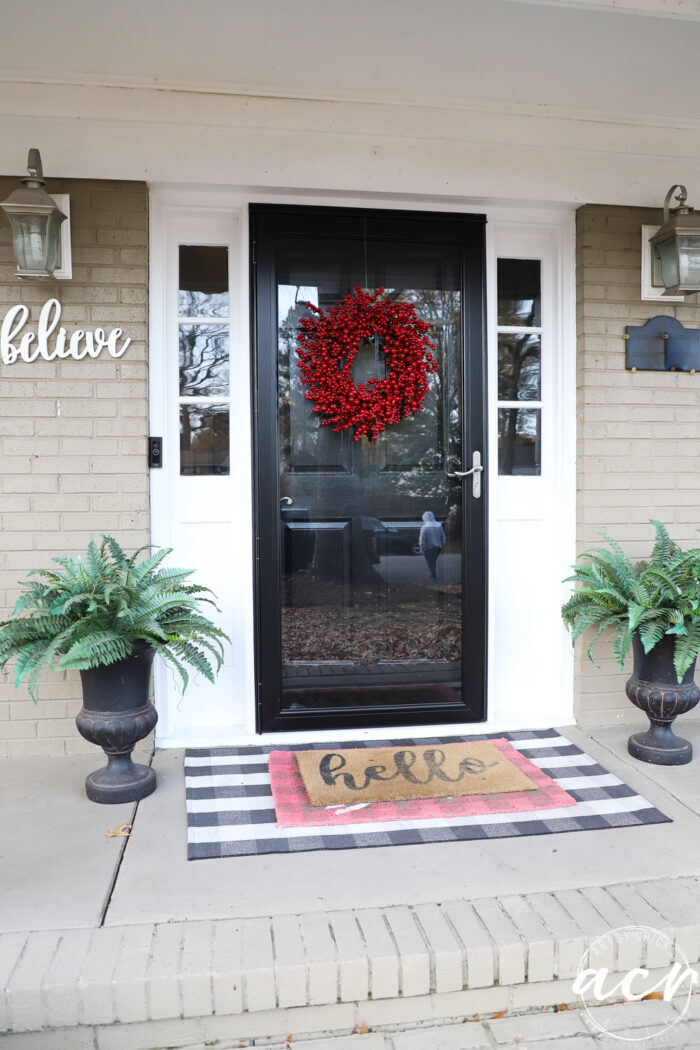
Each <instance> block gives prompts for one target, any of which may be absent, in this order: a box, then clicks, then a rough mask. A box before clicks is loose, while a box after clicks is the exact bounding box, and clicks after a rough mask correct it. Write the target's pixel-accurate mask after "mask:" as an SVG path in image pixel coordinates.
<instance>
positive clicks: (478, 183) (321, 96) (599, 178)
mask: <svg viewBox="0 0 700 1050" xmlns="http://www.w3.org/2000/svg"><path fill="white" fill-rule="evenodd" d="M611 2H612V0H611ZM611 2H610V3H608V2H604V0H598V2H593V0H588V2H587V0H572V2H571V3H559V2H557V3H556V4H553V3H550V2H547V0H354V3H352V4H348V3H346V2H345V0H294V2H293V3H289V2H288V0H199V2H198V3H196V4H193V3H191V0H149V2H148V3H147V4H143V3H142V0H120V2H119V3H118V4H111V5H106V4H95V3H94V2H93V0H64V2H63V3H62V4H55V3H54V2H49V0H33V2H32V3H31V4H14V5H11V9H8V11H7V12H6V14H5V17H4V19H3V32H2V36H1V37H0V171H2V172H5V173H11V172H21V171H22V170H23V169H24V163H25V159H26V155H27V149H28V147H29V146H32V145H39V146H40V147H41V149H42V151H44V152H45V154H46V156H45V168H46V170H47V173H48V174H49V175H54V176H72V177H97V178H100V177H120V178H146V179H149V180H152V181H177V182H190V183H209V184H211V183H216V182H219V183H221V184H226V183H228V182H230V181H231V179H230V176H229V172H231V171H235V172H236V180H235V181H236V182H238V183H239V184H246V183H248V184H249V185H254V186H262V185H265V186H274V187H281V186H286V187H291V188H302V187H303V188H309V189H315V188H324V189H329V190H346V189H350V188H352V189H355V190H359V191H366V192H374V193H377V192H393V193H396V192H399V193H400V192H405V193H410V194H414V195H418V194H443V195H444V194H452V195H455V196H469V197H472V198H479V197H501V198H503V197H506V198H511V199H513V198H518V199H523V200H549V201H562V202H566V203H577V202H581V201H586V200H587V201H606V202H608V203H623V202H624V203H632V204H642V205H650V204H656V203H658V202H659V201H660V200H661V199H662V198H663V194H664V193H665V190H666V189H667V186H668V184H669V183H670V182H671V181H675V180H678V179H680V180H682V181H686V182H688V186H689V189H691V186H692V183H693V178H692V177H693V174H696V175H697V182H698V184H699V185H700V136H698V135H697V130H698V128H699V127H700V119H699V118H698V117H697V116H696V114H695V113H694V110H693V104H694V100H695V99H696V98H697V97H698V95H699V94H700V66H699V65H698V63H697V54H698V53H699V50H700V25H699V24H698V23H697V21H696V20H695V19H696V16H698V17H700V3H698V2H690V0H687V2H686V0H667V2H664V0H616V8H615V10H612V9H611ZM620 6H621V7H622V8H624V10H618V8H619V7H620ZM646 14H655V15H657V16H658V17H653V18H649V17H641V15H646ZM234 129H235V131H234ZM319 133H323V134H324V135H325V136H326V140H325V141H327V147H326V151H325V152H326V153H329V152H330V153H332V154H333V156H332V158H329V157H328V156H324V157H321V158H319V156H318V155H315V154H314V153H313V147H312V148H311V150H310V149H309V144H308V139H307V140H305V141H304V146H303V151H302V153H303V157H304V158H305V159H306V166H304V163H303V162H302V161H300V162H299V163H297V159H296V154H297V152H298V151H299V148H300V147H299V143H298V142H295V141H294V139H293V136H295V135H297V136H298V135H304V136H314V135H317V134H319ZM285 136H286V138H285ZM330 136H333V137H334V140H335V139H337V142H336V141H334V140H331V138H330ZM349 138H350V139H351V141H348V139H349ZM155 144H157V147H158V148H157V150H156V149H155ZM428 151H429V155H428ZM353 156H354V157H355V158H356V162H355V166H356V169H357V170H354V168H353V163H352V161H351V160H350V159H349V158H351V157H353ZM251 158H254V160H255V163H252V161H251ZM310 158H311V159H310ZM423 158H425V159H423ZM421 164H423V168H422V167H421ZM494 173H498V177H497V178H494ZM691 194H692V189H691Z"/></svg>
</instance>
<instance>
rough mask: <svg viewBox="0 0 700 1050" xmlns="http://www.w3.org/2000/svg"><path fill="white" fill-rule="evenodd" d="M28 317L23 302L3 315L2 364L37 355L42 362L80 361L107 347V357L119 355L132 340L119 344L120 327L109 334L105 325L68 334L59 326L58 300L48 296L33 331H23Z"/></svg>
mask: <svg viewBox="0 0 700 1050" xmlns="http://www.w3.org/2000/svg"><path fill="white" fill-rule="evenodd" d="M28 319H29V310H28V308H27V307H26V306H22V305H19V306H13V307H12V308H11V309H10V310H8V311H7V313H6V314H5V317H4V319H3V322H2V327H0V359H1V360H2V362H3V363H4V364H6V365H13V364H14V363H15V361H25V362H27V363H28V364H29V363H31V362H32V361H36V359H37V358H38V357H42V358H43V359H44V360H45V361H54V360H55V359H56V358H62V357H72V358H74V360H76V361H81V360H82V359H83V358H84V357H99V356H100V354H101V353H102V351H103V350H106V351H107V353H108V354H109V355H110V357H121V356H122V354H123V353H125V352H126V350H127V349H128V347H129V344H130V343H131V339H124V340H122V342H121V343H120V338H121V335H122V330H121V328H113V329H112V330H111V331H110V332H109V333H106V332H105V330H104V328H95V329H93V330H92V331H89V330H83V329H82V328H77V329H76V330H75V332H73V333H72V335H70V336H69V335H68V333H67V332H66V330H65V328H58V322H59V321H60V320H61V304H60V303H59V301H58V299H49V300H48V302H46V303H44V305H43V306H42V308H41V313H40V314H39V323H38V325H37V330H36V332H32V331H26V332H22V330H23V329H24V327H25V325H26V323H27V320H28ZM57 328H58V331H57V332H56V329H57ZM54 332H55V333H56V334H55V337H54V340H53V346H49V339H50V337H51V336H53V335H54ZM21 333H22V335H21V338H20V334H21Z"/></svg>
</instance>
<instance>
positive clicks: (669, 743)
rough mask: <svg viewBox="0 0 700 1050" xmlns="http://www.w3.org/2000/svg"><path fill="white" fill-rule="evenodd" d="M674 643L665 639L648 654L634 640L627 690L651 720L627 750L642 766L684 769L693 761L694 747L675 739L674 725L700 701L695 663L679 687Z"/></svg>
mask: <svg viewBox="0 0 700 1050" xmlns="http://www.w3.org/2000/svg"><path fill="white" fill-rule="evenodd" d="M674 645H675V639H674V637H673V636H672V635H664V637H663V638H662V639H661V641H660V642H657V643H656V645H655V646H654V648H653V649H651V650H650V652H648V653H645V652H644V647H643V646H642V643H641V640H640V638H639V635H637V634H635V635H634V637H633V639H632V649H633V652H634V670H633V672H632V677H631V678H629V679H628V681H627V685H626V687H625V690H626V692H627V696H628V697H629V699H630V700H631V701H632V703H633V704H636V706H637V707H638V708H639V709H640V710H641V711H644V713H645V714H646V715H648V716H649V723H650V725H649V728H648V729H647V730H646V732H643V733H633V734H632V736H631V737H630V738H629V741H628V743H627V750H628V751H629V753H630V755H632V756H633V757H634V758H638V759H640V761H642V762H652V763H654V764H655V765H659V766H682V765H685V764H686V762H690V760H691V759H692V757H693V745H692V744H691V743H690V741H688V740H683V739H682V738H681V737H678V736H676V735H675V733H674V732H673V730H672V729H671V723H672V722H673V720H674V718H675V717H676V715H682V714H685V713H686V711H692V709H693V708H694V707H695V705H696V704H697V702H698V700H700V689H698V687H697V686H696V684H695V660H693V663H692V665H691V666H690V667H689V668H688V670H687V671H686V673H685V677H684V678H683V681H682V682H681V683H680V684H679V683H678V679H677V677H676V670H675V668H674V666H673V650H674Z"/></svg>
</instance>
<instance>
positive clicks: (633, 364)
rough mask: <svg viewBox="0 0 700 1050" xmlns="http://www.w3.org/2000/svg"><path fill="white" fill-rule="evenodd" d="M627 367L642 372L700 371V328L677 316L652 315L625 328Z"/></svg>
mask: <svg viewBox="0 0 700 1050" xmlns="http://www.w3.org/2000/svg"><path fill="white" fill-rule="evenodd" d="M625 341H626V343H627V351H626V354H625V367H626V368H627V369H628V370H632V371H635V372H636V371H640V372H642V371H643V372H674V371H675V372H691V373H693V374H694V373H695V372H696V371H697V372H700V330H698V329H697V328H684V327H683V325H682V324H681V322H680V321H677V320H676V319H675V317H663V316H662V315H659V316H658V317H651V318H650V319H649V320H648V321H647V323H646V324H644V325H627V327H626V328H625Z"/></svg>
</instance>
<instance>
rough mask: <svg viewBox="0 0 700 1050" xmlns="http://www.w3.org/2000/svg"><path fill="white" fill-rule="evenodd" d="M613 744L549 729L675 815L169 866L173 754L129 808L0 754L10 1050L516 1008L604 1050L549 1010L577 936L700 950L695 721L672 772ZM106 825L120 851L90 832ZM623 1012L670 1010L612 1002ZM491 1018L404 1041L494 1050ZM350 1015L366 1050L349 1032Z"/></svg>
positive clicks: (0, 934)
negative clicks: (617, 825)
mask: <svg viewBox="0 0 700 1050" xmlns="http://www.w3.org/2000/svg"><path fill="white" fill-rule="evenodd" d="M630 731H631V730H630V727H627V726H616V727H611V728H604V729H601V730H598V731H595V732H593V733H591V734H589V733H584V732H582V731H580V730H578V729H575V728H566V729H563V730H561V732H562V733H563V735H565V736H567V737H569V738H570V739H571V740H572V741H573V742H574V743H576V744H577V745H578V746H579V747H581V748H582V749H583V750H585V751H587V752H588V753H589V754H591V755H592V756H593V757H595V758H596V759H597V760H599V761H600V762H601V763H602V764H603V765H604V766H605V767H606V768H607V769H608V770H609V771H610V772H612V773H615V774H616V775H617V776H619V777H620V778H621V779H622V780H624V781H626V782H627V783H629V784H630V785H631V786H633V787H634V788H635V789H636V790H637V791H638V792H639V793H640V794H642V795H644V796H645V797H646V798H647V799H649V800H650V801H651V802H652V803H653V804H654V805H656V806H657V807H658V808H659V809H661V810H662V811H663V812H664V813H666V814H667V815H668V816H669V817H671V818H672V821H673V823H670V824H660V825H650V826H643V827H637V828H622V829H619V830H612V829H610V830H605V831H597V832H596V831H589V832H575V833H563V834H555V835H545V836H534V837H530V838H527V837H523V838H518V839H517V840H516V839H495V840H490V841H479V842H462V843H459V842H456V843H445V844H431V845H423V846H407V847H392V848H382V847H379V848H373V849H365V850H361V849H359V850H347V851H345V850H344V851H332V852H311V853H302V854H297V855H291V854H279V855H272V856H270V855H268V856H259V857H237V858H234V857H231V858H225V859H221V860H206V861H204V860H202V861H195V862H188V861H187V859H186V816H185V798H184V773H183V767H182V756H183V753H182V752H181V751H171V750H168V751H158V752H156V755H155V757H154V766H155V768H156V769H157V772H158V778H159V783H158V789H157V791H156V793H155V794H154V795H152V796H151V797H150V798H148V799H144V800H143V801H142V802H141V803H140V804H139V805H138V806H115V807H111V806H99V805H95V804H94V803H90V802H89V801H87V799H86V798H85V796H84V793H83V779H84V776H85V775H86V773H88V772H89V771H90V770H91V769H93V768H95V767H96V766H97V765H98V764H99V754H98V752H97V751H95V752H94V753H93V754H91V755H87V756H81V757H73V758H62V759H21V760H20V759H17V760H7V761H4V762H2V763H0V770H1V777H0V781H1V782H2V784H3V787H2V796H3V803H2V808H3V813H4V820H3V834H2V836H1V837H0V891H1V900H2V909H1V910H0V988H2V989H4V998H0V1032H2V1031H5V1032H7V1033H8V1034H7V1035H6V1036H5V1039H6V1040H7V1044H6V1045H7V1046H8V1050H9V1048H10V1047H14V1046H16V1047H17V1048H18V1050H19V1048H20V1047H21V1048H22V1050H38V1048H39V1047H44V1046H46V1047H47V1048H48V1047H53V1046H55V1047H65V1048H66V1050H68V1048H69V1047H70V1050H82V1048H83V1047H85V1048H90V1050H93V1048H98V1050H129V1048H134V1050H137V1048H138V1050H141V1048H144V1050H151V1048H156V1047H158V1048H160V1047H161V1046H163V1047H165V1046H167V1047H171V1046H177V1047H188V1048H189V1047H192V1048H194V1047H199V1046H203V1045H204V1043H205V1042H206V1043H207V1045H212V1046H215V1047H221V1048H222V1050H223V1048H224V1047H228V1046H235V1045H251V1044H252V1043H253V1042H256V1043H257V1041H259V1040H264V1041H269V1042H270V1043H272V1044H274V1043H275V1040H276V1039H277V1040H278V1041H279V1042H280V1043H281V1042H282V1040H283V1038H286V1035H287V1034H292V1035H294V1038H295V1042H296V1040H297V1039H300V1040H303V1039H307V1038H308V1037H309V1036H310V1035H317V1036H319V1039H312V1040H311V1043H310V1046H312V1047H315V1048H318V1050H323V1048H324V1046H325V1045H326V1043H327V1044H328V1046H331V1045H335V1040H331V1042H328V1033H335V1034H336V1035H337V1036H338V1038H340V1035H343V1038H345V1040H346V1043H347V1048H348V1050H350V1048H351V1047H354V1045H355V1041H357V1046H358V1050H361V1048H362V1047H365V1050H375V1043H376V1047H377V1050H379V1047H380V1043H379V1042H378V1041H377V1040H378V1039H379V1038H380V1035H379V1031H380V1030H381V1032H382V1034H381V1040H382V1042H381V1048H382V1050H384V1047H385V1046H386V1047H389V1046H392V1047H395V1048H396V1050H400V1048H401V1047H403V1043H402V1042H398V1041H397V1039H398V1036H396V1035H395V1034H394V1036H393V1037H392V1036H391V1035H390V1034H386V1033H385V1032H384V1029H386V1030H387V1032H390V1030H391V1029H392V1028H396V1027H397V1026H400V1027H403V1028H405V1027H406V1026H407V1025H408V1026H410V1025H415V1026H417V1025H422V1024H426V1023H431V1024H435V1023H436V1022H438V1021H443V1020H444V1021H447V1020H451V1021H453V1020H454V1019H455V1018H458V1019H459V1020H460V1021H463V1019H464V1018H465V1017H475V1016H479V1017H480V1018H481V1019H483V1018H484V1017H485V1016H487V1017H488V1016H489V1015H494V1014H500V1013H501V1012H502V1011H506V1015H507V1017H508V1019H509V1022H510V1020H512V1019H513V1018H515V1017H518V1016H519V1015H521V1014H523V1013H525V1012H527V1011H531V1010H533V1009H534V1010H540V1011H544V1010H547V1009H549V1010H550V1013H542V1014H541V1015H537V1016H540V1017H541V1024H540V1025H539V1027H538V1022H537V1020H536V1019H534V1018H535V1017H536V1015H534V1014H533V1015H529V1017H528V1019H527V1024H526V1025H525V1037H526V1038H527V1039H528V1040H552V1039H555V1038H556V1039H557V1040H558V1042H562V1040H564V1039H569V1038H570V1039H571V1040H575V1041H572V1042H571V1043H570V1044H569V1043H567V1042H563V1045H564V1046H567V1045H570V1046H571V1048H572V1050H576V1048H578V1047H581V1050H583V1048H584V1047H590V1046H597V1045H604V1044H599V1043H597V1042H595V1041H594V1040H595V1039H597V1038H598V1036H597V1034H596V1032H595V1030H594V1029H593V1028H591V1026H590V1024H589V1025H588V1027H586V1024H588V1022H586V1021H585V1018H584V1019H583V1020H579V1021H577V1022H576V1024H574V1020H573V1013H572V1012H564V1013H562V1015H561V1018H558V1019H557V1020H556V1022H553V1020H552V1016H553V1015H551V1007H552V1005H553V1004H567V1005H569V1006H571V1007H575V1006H576V1005H577V1000H576V997H575V995H574V994H573V993H572V991H571V979H572V978H573V976H574V975H575V972H576V966H577V964H578V960H580V958H581V955H582V953H583V950H584V948H585V947H586V944H587V943H588V942H590V940H591V939H592V938H594V937H596V936H599V935H600V934H602V933H605V932H607V931H609V930H610V929H613V928H615V927H619V926H623V925H628V924H631V923H637V924H645V925H648V926H651V927H652V928H654V929H659V930H663V931H664V932H666V933H668V934H669V936H671V937H672V939H674V940H675V941H676V943H678V944H682V945H683V948H684V950H685V952H686V954H687V955H688V957H689V961H690V962H692V963H695V962H696V961H697V960H698V958H700V879H699V878H698V876H699V874H700V777H698V774H697V770H698V768H699V767H698V763H700V722H691V721H686V722H683V724H682V726H681V727H680V728H679V732H680V733H681V735H684V736H686V737H687V738H689V739H691V740H692V741H693V743H694V745H695V748H696V758H695V761H694V762H693V763H691V764H690V765H688V766H685V767H681V768H677V769H672V768H664V767H656V766H647V765H642V764H641V763H638V762H635V761H634V760H632V759H631V758H629V756H628V755H627V753H626V740H627V735H628V734H629V732H630ZM126 822H128V823H132V824H133V828H132V833H131V837H130V838H128V839H127V838H119V837H108V836H107V832H108V830H109V829H116V828H118V827H119V826H120V825H121V824H123V823H126ZM358 929H359V931H360V933H358ZM329 931H330V932H329ZM626 961H627V963H629V964H635V963H636V964H637V965H640V964H642V963H643V962H644V960H642V959H639V960H635V959H628V960H626ZM614 963H615V968H618V969H621V970H624V966H622V960H618V959H615V960H614ZM618 963H620V966H619V967H618V965H617V964H618ZM657 965H659V961H658V960H657ZM649 966H650V968H652V967H651V961H650V962H649ZM636 1006H643V1007H646V1008H647V1013H649V1011H653V1010H656V1011H657V1013H658V1012H659V1010H660V1009H661V1008H662V1007H663V1008H664V1009H669V1008H672V1004H668V1003H658V1004H654V1003H647V1004H627V1006H626V1007H625V1009H628V1010H629V1011H631V1012H633V1011H634V1008H635V1007H636ZM601 1009H604V1008H602V1007H601ZM618 1010H619V1008H618ZM577 1016H578V1014H577ZM627 1016H628V1015H626V1017H627ZM629 1016H630V1017H631V1013H630V1014H629ZM635 1016H637V1017H639V1016H641V1014H640V1011H639V1010H638V1011H637V1013H636V1015H635ZM693 1016H696V1017H697V1016H700V1014H699V1013H698V1011H695V1013H694V1015H693ZM689 1017H690V1015H689ZM501 1020H503V1018H499V1019H497V1021H498V1022H500V1021H501ZM497 1021H494V1022H493V1023H492V1024H491V1025H490V1026H489V1025H487V1026H486V1027H484V1024H483V1023H482V1020H479V1021H478V1022H474V1026H473V1025H472V1024H470V1025H468V1026H467V1027H466V1028H464V1029H458V1031H457V1032H456V1034H454V1033H453V1035H450V1034H449V1032H448V1029H447V1028H445V1029H444V1032H445V1035H444V1038H442V1037H441V1036H440V1035H439V1033H440V1032H441V1031H442V1030H443V1029H442V1028H441V1027H438V1028H435V1029H430V1033H432V1034H429V1030H428V1029H422V1028H421V1029H420V1030H419V1031H420V1032H422V1033H423V1035H422V1036H420V1038H419V1041H418V1042H417V1043H415V1046H416V1048H417V1050H429V1048H432V1047H435V1048H436V1050H437V1048H438V1047H441V1046H443V1045H444V1047H445V1050H448V1048H449V1050H452V1048H453V1047H454V1048H459V1047H461V1046H465V1047H467V1046H482V1045H483V1046H504V1045H510V1043H508V1044H506V1042H505V1035H506V1034H507V1033H508V1032H511V1033H512V1038H513V1040H515V1038H516V1033H517V1030H518V1029H517V1024H516V1027H515V1028H512V1026H510V1027H509V1026H508V1025H505V1026H504V1025H501V1026H500V1028H499V1024H498V1023H497ZM584 1022H585V1023H584ZM524 1023H525V1022H524V1020H523V1024H524ZM554 1023H556V1024H558V1025H559V1033H558V1034H557V1033H556V1032H555V1029H554V1027H553V1024H554ZM625 1023H626V1020H625ZM631 1023H632V1021H631V1020H630V1024H631ZM643 1023H644V1024H648V1023H652V1021H649V1020H645V1021H644V1022H643ZM659 1023H661V1022H660V1021H659ZM363 1024H364V1025H366V1026H369V1027H370V1028H371V1029H372V1033H371V1036H372V1037H371V1038H370V1035H369V1034H367V1035H365V1036H359V1035H358V1036H350V1035H349V1033H352V1031H353V1030H357V1029H361V1026H362V1025H363ZM695 1024H696V1022H695V1021H692V1020H689V1019H688V1018H686V1019H684V1020H683V1022H682V1023H680V1024H678V1025H676V1026H675V1028H674V1032H676V1034H677V1035H678V1037H679V1038H680V1035H681V1034H683V1036H684V1038H687V1039H689V1040H690V1041H688V1042H687V1043H681V1042H664V1043H663V1045H672V1046H681V1045H688V1046H696V1047H697V1046H700V1032H698V1031H695V1032H693V1031H692V1027H688V1026H689V1025H690V1026H692V1025H695ZM577 1025H579V1028H577ZM580 1025H583V1028H580ZM450 1028H454V1025H450ZM467 1030H468V1031H469V1032H470V1035H469V1039H471V1040H472V1041H471V1042H468V1041H464V1040H465V1039H466V1035H465V1033H466V1032H467ZM499 1031H500V1032H501V1033H503V1036H504V1038H497V1033H498V1032H499ZM494 1032H495V1033H496V1034H494ZM550 1032H551V1033H552V1034H550ZM9 1033H14V1034H9ZM321 1033H326V1036H325V1037H324V1038H323V1039H320V1034H321ZM480 1033H481V1034H480ZM405 1034H406V1033H404V1035H405ZM477 1035H478V1038H479V1039H482V1038H483V1039H487V1040H490V1041H486V1042H483V1043H482V1042H479V1041H478V1040H477V1041H473V1040H476V1039H477ZM375 1036H377V1039H375V1040H374V1042H373V1041H372V1039H374V1037H375ZM691 1036H692V1038H691ZM391 1038H393V1043H391V1041H390V1040H391ZM441 1038H442V1042H440V1039H441ZM518 1038H520V1037H518ZM348 1039H350V1040H351V1041H350V1042H348ZM431 1039H432V1040H433V1041H432V1042H431V1041H430V1040H431ZM451 1039H456V1040H457V1041H456V1042H455V1041H452V1042H451V1041H450V1040H451ZM61 1040H63V1041H61ZM319 1040H320V1041H319ZM385 1040H389V1041H388V1042H385ZM581 1040H585V1042H582V1041H581ZM693 1040H694V1041H693ZM346 1043H343V1044H342V1047H345V1045H346ZM3 1045H5V1044H3ZM297 1045H303V1043H302V1044H297ZM337 1045H338V1048H339V1050H340V1048H341V1043H340V1042H338V1044H337ZM410 1045H411V1046H413V1045H414V1044H413V1043H411V1044H410ZM512 1045H519V1046H522V1045H523V1043H522V1041H521V1042H517V1043H516V1042H514V1043H513V1044H512ZM536 1045H538V1044H537V1043H536V1042H531V1041H528V1043H527V1046H528V1047H531V1046H532V1047H534V1046H536ZM544 1045H547V1044H546V1043H545V1044H544ZM549 1045H554V1044H553V1043H551V1042H550V1043H549ZM618 1045H619V1044H618ZM406 1046H407V1047H408V1046H409V1043H406Z"/></svg>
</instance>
